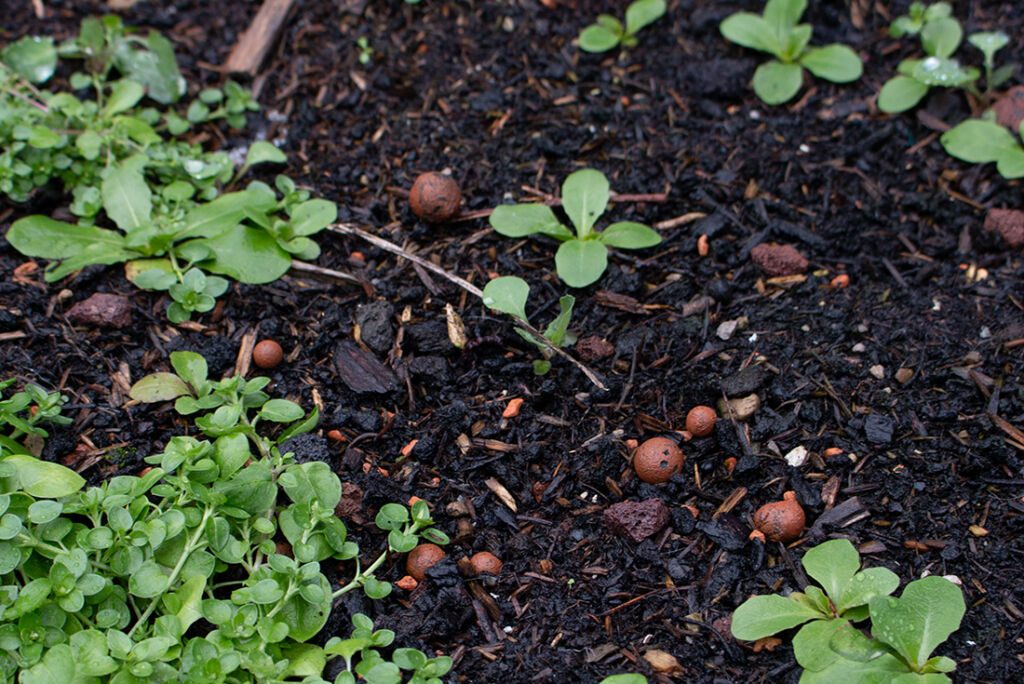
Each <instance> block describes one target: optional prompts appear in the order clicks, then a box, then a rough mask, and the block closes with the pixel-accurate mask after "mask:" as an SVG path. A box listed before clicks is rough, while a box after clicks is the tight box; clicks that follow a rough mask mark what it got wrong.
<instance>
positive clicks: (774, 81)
mask: <svg viewBox="0 0 1024 684" xmlns="http://www.w3.org/2000/svg"><path fill="white" fill-rule="evenodd" d="M803 73H804V72H803V69H802V68H801V66H800V65H799V64H783V63H782V62H779V61H777V60H774V59H773V60H770V61H768V62H765V63H764V64H762V65H761V66H759V67H757V69H756V70H755V71H754V81H753V83H754V93H755V94H757V96H758V97H759V98H761V100H762V101H763V102H764V103H765V104H769V105H779V104H782V103H784V102H788V101H789V100H792V99H793V96H795V95H796V94H797V91H799V90H800V86H801V85H802V84H803Z"/></svg>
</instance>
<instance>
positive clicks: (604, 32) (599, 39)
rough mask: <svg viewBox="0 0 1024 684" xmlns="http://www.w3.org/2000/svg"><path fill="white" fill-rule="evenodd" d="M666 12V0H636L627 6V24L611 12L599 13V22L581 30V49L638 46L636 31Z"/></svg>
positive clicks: (603, 49)
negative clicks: (623, 23)
mask: <svg viewBox="0 0 1024 684" xmlns="http://www.w3.org/2000/svg"><path fill="white" fill-rule="evenodd" d="M664 14H665V0H635V1H634V2H632V3H630V5H629V7H627V8H626V25H625V26H623V25H622V22H621V21H619V20H618V19H616V18H615V17H613V16H612V15H610V14H599V15H598V16H597V22H596V23H593V24H591V25H590V26H588V27H586V28H585V29H583V30H582V31H581V32H580V38H579V40H580V49H581V50H584V51H586V52H607V51H608V50H611V49H612V48H613V47H615V46H616V45H622V46H624V47H636V45H637V42H638V41H637V38H636V33H637V31H639V30H640V29H642V28H643V27H645V26H647V25H648V24H651V23H653V22H655V21H657V20H658V19H660V18H661V17H662V16H663V15H664Z"/></svg>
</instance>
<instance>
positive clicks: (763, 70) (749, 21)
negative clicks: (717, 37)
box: [720, 0, 864, 105]
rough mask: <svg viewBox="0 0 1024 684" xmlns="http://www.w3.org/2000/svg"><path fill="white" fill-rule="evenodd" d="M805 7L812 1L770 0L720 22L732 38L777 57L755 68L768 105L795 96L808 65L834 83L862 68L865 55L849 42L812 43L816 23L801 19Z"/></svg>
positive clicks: (854, 75)
mask: <svg viewBox="0 0 1024 684" xmlns="http://www.w3.org/2000/svg"><path fill="white" fill-rule="evenodd" d="M805 9H807V0H768V2H767V3H766V4H765V7H764V12H763V13H762V14H754V13H752V12H737V13H736V14H733V15H732V16H730V17H728V18H726V19H725V21H723V22H722V24H721V26H720V30H721V32H722V35H723V36H725V38H726V39H727V40H729V41H731V42H733V43H736V44H737V45H742V46H743V47H747V48H751V49H753V50H760V51H761V52H767V53H769V54H772V55H774V56H775V59H773V60H771V61H769V62H765V63H764V64H762V65H761V66H759V67H758V68H757V70H756V71H755V72H754V81H753V85H754V92H755V93H756V94H757V96H758V97H759V98H761V100H762V101H764V102H765V103H766V104H770V105H778V104H782V103H784V102H788V101H789V100H791V99H793V97H794V96H795V95H796V94H797V91H799V90H800V86H801V85H802V84H803V80H804V69H807V70H808V71H810V72H811V73H812V74H814V75H815V76H817V77H818V78H823V79H825V80H826V81H831V82H833V83H850V82H851V81H856V80H857V79H858V78H860V76H861V74H862V73H863V70H864V69H863V65H862V64H861V61H860V57H858V56H857V53H855V52H854V51H853V50H851V49H850V48H849V47H847V46H846V45H842V44H839V43H833V44H832V45H827V46H825V47H810V46H809V45H808V44H809V42H810V40H811V33H812V32H813V28H812V27H811V25H810V24H798V23H797V22H798V21H800V17H801V16H802V15H803V13H804V10H805Z"/></svg>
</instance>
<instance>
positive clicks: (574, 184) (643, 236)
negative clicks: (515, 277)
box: [490, 169, 661, 318]
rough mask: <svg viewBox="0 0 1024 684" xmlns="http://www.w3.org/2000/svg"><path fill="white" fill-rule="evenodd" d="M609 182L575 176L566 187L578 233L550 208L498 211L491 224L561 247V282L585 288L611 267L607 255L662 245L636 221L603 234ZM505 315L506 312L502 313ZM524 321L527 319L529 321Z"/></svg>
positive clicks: (592, 173)
mask: <svg viewBox="0 0 1024 684" xmlns="http://www.w3.org/2000/svg"><path fill="white" fill-rule="evenodd" d="M609 197H610V190H609V185H608V179H607V178H606V177H605V175H604V174H603V173H601V172H600V171H597V170H595V169H581V170H579V171H575V172H573V173H571V174H569V176H568V177H567V178H566V179H565V182H564V183H563V184H562V209H563V210H564V211H565V213H566V215H568V217H569V220H570V221H571V222H572V224H573V226H574V227H575V228H576V232H575V234H574V233H573V231H571V230H569V229H568V228H566V227H565V226H564V225H563V224H562V223H561V221H559V220H558V217H556V216H555V212H554V211H552V209H551V207H549V206H547V205H545V204H539V203H534V204H503V205H501V206H498V207H495V208H494V212H493V213H492V214H491V218H490V223H491V227H492V228H494V230H496V231H497V232H498V233H500V234H502V235H504V236H506V237H515V238H521V237H526V236H528V235H534V234H537V233H539V234H542V235H547V236H549V237H553V238H554V239H556V240H558V241H559V242H561V243H562V244H561V245H560V246H559V247H558V251H557V252H556V253H555V267H556V269H557V270H558V277H559V278H561V279H562V281H563V282H565V284H566V285H568V286H569V287H586V286H587V285H590V284H591V283H594V282H596V281H597V279H598V278H600V277H601V275H602V274H603V273H604V271H605V269H606V268H607V267H608V250H609V249H611V248H618V249H643V248H645V247H653V246H654V245H657V244H659V243H660V242H661V236H660V235H658V233H657V232H655V231H654V230H653V229H652V228H650V227H648V226H645V225H643V224H642V223H635V222H632V221H619V222H617V223H613V224H611V225H610V226H608V227H607V228H605V229H604V230H603V231H596V230H594V223H595V222H596V221H597V219H598V218H600V216H601V215H602V214H603V213H604V211H605V209H606V208H607V207H608V198H609ZM499 310H501V311H504V309H499ZM524 318H525V317H524Z"/></svg>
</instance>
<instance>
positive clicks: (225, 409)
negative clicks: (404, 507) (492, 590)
mask: <svg viewBox="0 0 1024 684" xmlns="http://www.w3.org/2000/svg"><path fill="white" fill-rule="evenodd" d="M171 361H172V366H173V367H174V369H175V371H176V373H173V374H172V373H164V374H160V375H158V376H157V377H156V378H153V377H152V376H148V377H147V378H144V379H142V380H140V381H139V383H136V385H135V387H133V389H132V395H133V396H134V397H136V398H139V399H142V400H153V399H163V398H176V399H177V401H176V404H175V405H176V408H177V409H178V410H179V411H181V412H183V413H186V414H191V413H198V412H200V411H204V410H207V409H215V410H214V411H213V412H212V413H206V414H203V415H201V416H199V417H197V418H196V420H195V423H196V425H197V426H198V427H199V428H200V430H201V431H202V432H203V434H204V435H205V436H206V437H209V438H212V441H210V440H208V439H200V438H196V437H187V436H176V437H172V438H171V440H170V441H169V442H168V444H167V447H166V448H165V449H164V451H163V452H162V453H159V454H154V455H153V456H150V457H149V458H147V459H146V460H147V462H148V463H150V464H151V465H152V466H153V467H152V468H151V469H149V470H148V472H145V473H144V474H143V475H142V476H139V477H135V476H120V477H115V478H112V479H110V480H108V481H107V482H105V483H103V484H102V485H101V486H99V487H91V488H88V489H84V490H83V489H82V486H83V485H84V481H83V480H82V478H81V477H79V476H78V475H77V474H76V473H74V472H73V471H71V470H69V469H67V468H65V467H63V466H61V465H58V464H54V463H49V462H45V461H39V460H37V459H34V458H32V457H31V456H24V455H21V454H15V455H13V456H7V457H6V458H4V459H3V460H0V516H2V517H0V673H2V675H3V676H4V677H6V678H8V679H10V678H11V677H13V676H14V674H15V673H20V674H19V681H21V682H23V683H24V684H37V683H38V684H44V683H45V684H52V682H83V683H84V682H111V683H112V684H142V683H143V682H168V681H179V680H182V679H184V680H186V681H189V682H205V683H214V682H217V683H220V682H225V683H226V682H231V683H235V682H255V681H259V682H284V681H302V682H305V683H306V684H326V681H325V680H324V679H323V678H322V675H323V673H324V668H325V667H326V666H327V664H328V661H329V660H331V659H333V658H339V657H340V658H343V660H344V661H345V669H344V671H343V672H342V673H341V674H339V675H338V676H337V677H336V678H335V679H334V682H335V684H340V683H343V682H344V683H351V682H354V681H355V677H356V675H359V676H362V677H363V678H364V679H365V680H366V681H367V682H371V684H394V683H395V682H399V681H401V680H402V675H401V670H406V671H409V672H410V674H411V677H412V678H411V679H410V680H409V681H415V682H418V683H420V684H425V683H427V682H430V683H432V684H439V681H440V680H439V679H438V677H440V676H441V675H443V674H444V673H445V672H447V671H448V669H449V668H450V666H451V661H450V659H446V658H434V659H428V658H427V657H426V656H425V655H424V654H422V653H420V652H418V651H414V650H411V649H398V650H396V651H395V652H394V654H393V655H392V656H391V659H390V660H387V659H385V657H384V656H383V655H381V652H380V651H379V650H378V649H380V648H383V647H385V646H387V645H389V644H390V643H391V641H392V640H393V638H394V635H393V634H391V633H389V632H387V631H385V630H378V631H376V632H374V631H373V624H372V622H371V621H370V620H369V618H366V617H365V616H361V615H357V616H355V618H354V624H355V630H354V632H353V634H352V637H351V638H350V639H348V640H343V639H340V638H332V639H331V640H329V641H327V643H326V645H325V646H324V647H320V646H316V645H314V644H310V643H308V641H309V639H311V638H312V637H313V636H314V635H316V634H317V633H318V632H319V631H320V630H321V629H322V628H323V626H324V624H325V623H326V621H327V618H328V616H329V614H330V612H331V606H332V603H333V601H334V599H336V598H337V597H338V596H340V595H342V594H344V593H346V592H348V591H351V590H353V589H356V588H360V587H361V588H362V589H363V591H365V593H366V594H367V596H370V597H371V598H383V597H384V596H386V595H387V594H388V593H389V592H390V590H391V587H390V585H389V584H388V583H386V582H382V581H380V580H377V579H376V578H375V577H374V572H375V571H376V569H377V568H378V567H379V566H380V565H381V564H382V563H383V561H384V559H385V558H386V557H387V555H388V554H389V553H390V552H393V551H395V550H396V549H395V548H394V547H392V546H390V545H389V546H388V547H387V548H386V549H385V550H384V551H383V552H382V553H381V554H380V555H379V557H378V558H377V559H376V560H375V561H373V562H372V563H371V564H370V565H369V566H367V567H365V569H364V568H362V566H361V558H360V549H359V546H358V545H357V544H356V543H355V542H353V541H351V540H349V539H348V538H347V530H346V528H345V525H344V523H343V522H342V521H341V520H339V519H338V518H337V517H336V516H335V515H334V509H335V507H336V506H337V504H338V502H339V501H340V499H341V482H340V480H339V479H338V476H337V475H336V474H335V473H334V472H333V471H332V470H331V469H330V467H329V466H328V465H327V464H326V463H322V462H318V461H317V462H309V463H297V462H296V461H295V458H294V456H293V454H291V453H281V452H280V449H279V447H280V445H281V444H282V443H283V442H284V441H285V440H287V439H288V438H290V437H292V436H294V435H297V434H301V433H303V432H307V431H309V430H311V429H313V428H314V427H315V426H316V424H317V420H318V415H317V412H316V411H315V410H314V411H313V412H311V413H310V414H308V415H307V414H306V413H305V412H304V411H303V410H302V408H301V407H300V406H299V405H298V404H295V403H293V402H291V401H287V400H283V399H270V398H269V397H268V396H267V394H266V393H264V392H263V391H262V389H263V388H264V387H266V385H267V382H268V379H267V378H255V379H252V380H249V381H246V380H244V379H242V378H240V377H235V378H230V379H227V380H222V381H218V382H212V381H210V380H208V379H207V368H206V363H205V361H204V360H203V358H202V357H201V356H198V355H196V354H191V353H187V352H176V353H175V354H174V355H172V360H171ZM172 378H174V379H173V380H172ZM260 423H271V424H277V425H280V426H281V427H282V428H283V429H282V430H281V431H280V434H278V435H277V436H276V437H270V436H266V435H265V434H263V431H257V426H258V425H259V424H260ZM399 508H401V507H399ZM386 517H387V520H388V524H389V526H388V527H384V528H383V529H388V530H389V531H390V534H389V540H392V537H393V534H394V532H395V531H396V529H398V532H399V536H398V537H394V540H395V541H397V542H398V545H399V546H400V547H401V548H405V547H407V546H408V544H407V538H408V537H412V538H413V540H414V541H413V543H415V538H416V537H417V536H424V537H425V538H428V539H430V540H431V541H434V542H442V543H443V542H445V541H447V538H446V537H445V536H444V534H443V533H441V532H440V531H437V530H434V529H433V528H431V524H432V523H433V521H432V520H431V519H430V511H429V509H428V508H427V506H426V504H425V503H424V504H423V505H422V506H417V507H414V508H413V510H412V511H411V512H406V515H405V520H406V522H405V523H404V524H402V525H401V526H400V529H399V528H394V527H391V526H390V525H391V523H393V522H394V521H395V520H398V519H401V518H402V516H401V515H398V514H397V512H396V511H394V510H391V509H389V513H388V515H387V516H386ZM283 542H287V543H288V545H290V548H291V551H290V553H282V552H280V551H279V548H278V544H279V543H283ZM328 559H333V561H334V562H337V561H348V562H350V563H351V564H352V565H353V566H354V571H353V577H352V579H351V580H350V581H349V582H348V583H346V584H344V585H343V586H341V587H340V588H339V589H336V590H332V587H331V586H330V584H329V582H328V580H327V578H326V577H325V576H324V575H323V574H322V573H321V571H320V562H321V561H325V560H328ZM356 655H359V658H358V659H355V656H356Z"/></svg>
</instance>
